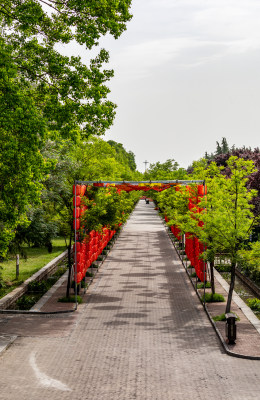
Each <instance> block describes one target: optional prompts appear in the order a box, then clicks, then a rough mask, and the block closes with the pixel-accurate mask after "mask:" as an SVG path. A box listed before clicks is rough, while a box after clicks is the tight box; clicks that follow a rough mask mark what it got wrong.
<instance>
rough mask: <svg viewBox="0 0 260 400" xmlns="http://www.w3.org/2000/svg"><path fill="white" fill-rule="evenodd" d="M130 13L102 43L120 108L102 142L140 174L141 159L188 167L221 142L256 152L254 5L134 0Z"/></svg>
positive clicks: (259, 81)
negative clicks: (126, 156) (130, 156)
mask: <svg viewBox="0 0 260 400" xmlns="http://www.w3.org/2000/svg"><path fill="white" fill-rule="evenodd" d="M132 13H133V19H132V21H131V22H129V23H128V25H127V31H126V32H125V33H124V34H123V35H122V36H121V37H120V38H119V39H118V40H114V39H113V38H112V37H107V38H105V39H104V40H102V41H101V45H102V47H105V48H106V49H107V50H109V52H110V64H109V66H110V67H111V68H113V69H114V71H115V77H114V78H113V79H112V81H111V83H110V85H109V86H110V88H111V94H110V99H111V100H113V101H114V102H115V103H116V104H117V105H118V108H117V116H116V119H115V122H114V125H113V127H111V129H110V130H109V131H108V132H107V134H106V136H105V139H106V140H109V139H113V140H116V141H118V142H121V143H122V144H123V145H124V146H125V148H126V149H127V150H132V151H133V152H134V153H135V155H136V161H137V164H138V169H139V170H141V171H143V170H144V164H143V162H144V161H145V160H148V161H149V162H151V163H153V162H156V161H161V162H163V161H165V160H166V159H168V158H174V159H175V160H176V161H177V162H178V163H179V164H180V166H182V167H187V166H188V165H189V164H191V162H192V161H193V160H196V159H199V158H200V157H202V156H203V155H204V153H205V151H208V152H213V151H214V150H215V148H216V141H217V140H218V141H221V139H222V137H223V136H224V137H226V138H227V141H228V143H229V144H230V145H232V144H235V145H236V146H242V145H246V146H251V147H252V148H254V147H256V146H259V137H260V135H259V132H260V78H259V76H260V23H259V21H260V2H259V0H214V1H213V0H133V5H132ZM81 55H83V54H81ZM83 57H84V56H83Z"/></svg>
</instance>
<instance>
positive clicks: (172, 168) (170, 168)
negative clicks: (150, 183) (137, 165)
mask: <svg viewBox="0 0 260 400" xmlns="http://www.w3.org/2000/svg"><path fill="white" fill-rule="evenodd" d="M178 167H179V164H178V163H177V162H176V161H175V160H173V159H168V160H166V161H165V162H164V163H160V162H159V161H157V162H156V163H154V164H150V167H149V168H148V169H147V171H146V172H145V173H144V179H145V180H148V179H150V180H174V179H180V180H181V179H186V177H187V173H186V171H185V169H184V168H178Z"/></svg>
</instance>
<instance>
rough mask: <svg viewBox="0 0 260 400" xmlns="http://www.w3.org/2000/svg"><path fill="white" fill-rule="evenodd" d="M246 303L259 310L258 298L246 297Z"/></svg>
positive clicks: (259, 301) (259, 302)
mask: <svg viewBox="0 0 260 400" xmlns="http://www.w3.org/2000/svg"><path fill="white" fill-rule="evenodd" d="M247 304H248V306H249V307H250V308H251V309H252V310H254V311H259V312H260V300H259V299H257V298H254V299H247Z"/></svg>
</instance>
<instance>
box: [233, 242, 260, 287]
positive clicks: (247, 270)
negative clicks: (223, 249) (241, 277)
mask: <svg viewBox="0 0 260 400" xmlns="http://www.w3.org/2000/svg"><path fill="white" fill-rule="evenodd" d="M250 247H251V248H250V249H249V250H248V249H242V250H240V251H239V259H238V268H239V269H240V270H241V271H242V272H243V273H244V274H245V275H246V276H248V277H249V278H250V279H252V280H253V281H254V282H255V283H256V284H257V285H259V286H260V242H255V243H251V244H250Z"/></svg>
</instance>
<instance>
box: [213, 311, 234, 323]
mask: <svg viewBox="0 0 260 400" xmlns="http://www.w3.org/2000/svg"><path fill="white" fill-rule="evenodd" d="M231 313H232V311H231ZM233 314H235V316H236V321H240V318H239V316H238V315H237V314H236V313H233ZM212 319H213V321H215V322H217V321H226V314H221V315H216V316H215V317H212Z"/></svg>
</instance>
